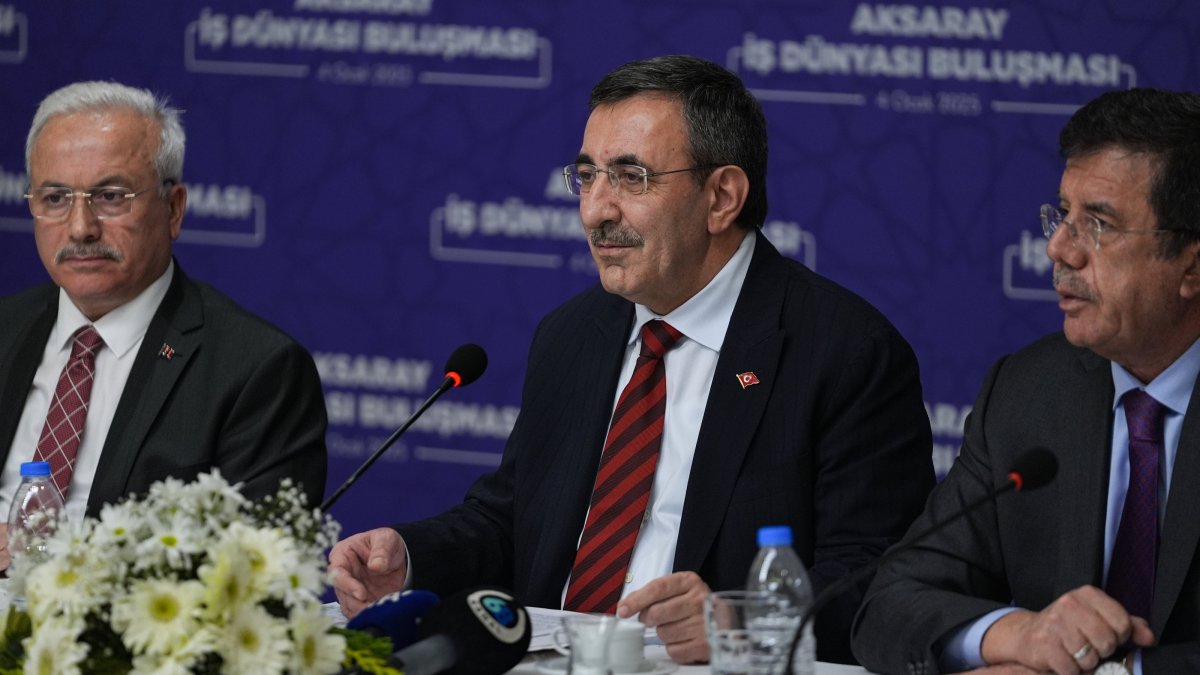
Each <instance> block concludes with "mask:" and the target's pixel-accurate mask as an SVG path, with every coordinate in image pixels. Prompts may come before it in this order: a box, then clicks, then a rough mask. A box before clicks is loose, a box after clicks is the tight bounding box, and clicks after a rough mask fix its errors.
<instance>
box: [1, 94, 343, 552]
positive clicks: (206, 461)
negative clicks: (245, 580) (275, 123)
mask: <svg viewBox="0 0 1200 675" xmlns="http://www.w3.org/2000/svg"><path fill="white" fill-rule="evenodd" d="M179 117H180V113H179V111H178V110H177V109H175V108H172V107H170V106H169V105H167V103H166V102H165V101H164V100H162V99H160V98H158V97H156V96H155V95H154V94H152V93H151V92H149V91H146V90H143V89H135V88H131V87H127V86H125V85H121V84H117V83H114V82H79V83H75V84H71V85H69V86H66V87H63V88H62V89H59V90H58V91H55V92H54V93H52V94H50V95H49V96H47V97H46V99H45V100H43V101H42V103H41V105H40V106H39V107H38V110H37V112H36V114H35V115H34V119H33V124H32V126H31V128H30V131H29V137H28V141H27V143H26V157H25V161H26V172H27V174H28V176H29V185H30V187H29V192H28V194H26V195H25V197H26V199H27V200H28V202H29V210H30V212H31V213H32V214H33V226H34V239H35V240H36V243H37V249H38V254H39V256H40V257H41V260H42V264H43V265H44V266H45V268H46V271H47V272H48V273H49V274H50V278H51V279H52V280H53V283H51V284H45V285H42V286H39V287H36V288H32V289H29V290H26V291H23V292H20V293H17V294H15V295H12V296H9V297H5V298H0V324H3V325H4V327H5V329H4V331H3V332H0V467H2V473H0V513H7V511H8V508H9V503H10V501H11V499H12V496H13V492H14V491H15V489H16V486H17V484H18V483H19V480H20V479H19V469H20V465H21V464H22V463H23V462H27V461H31V460H42V461H47V462H49V463H50V465H51V471H52V473H53V476H54V479H55V482H56V484H57V485H58V487H59V489H60V491H62V492H63V494H64V497H65V499H66V503H67V513H68V516H69V517H70V518H72V519H79V518H80V517H82V516H83V515H84V514H86V515H91V516H95V515H97V514H98V513H99V512H100V508H101V507H102V506H103V505H104V504H107V503H110V502H114V501H117V500H118V499H120V498H121V497H123V496H125V495H129V494H134V493H142V492H145V491H146V490H147V489H148V488H149V486H150V484H151V483H153V482H155V481H157V480H160V479H163V478H166V477H168V476H170V477H175V478H178V479H181V480H185V481H186V480H190V479H191V478H193V477H194V476H196V475H197V474H198V473H201V472H203V471H207V470H209V469H213V468H216V469H219V470H220V471H221V474H222V475H223V476H224V477H225V478H227V479H228V480H230V481H231V482H242V483H244V486H243V490H242V491H243V493H244V494H246V495H247V496H250V497H256V496H261V495H264V494H268V493H273V492H274V491H275V489H276V487H277V485H278V482H279V480H280V479H281V478H284V477H291V478H292V479H293V480H294V481H296V482H297V483H298V484H300V485H301V486H302V487H303V489H304V491H305V492H306V493H307V495H308V498H309V500H310V501H311V502H312V503H316V502H317V501H319V500H320V498H321V496H322V494H323V492H324V489H325V460H326V457H325V427H326V414H325V406H324V399H323V396H322V391H321V383H320V379H319V378H318V376H317V370H316V366H315V364H314V363H313V360H312V357H311V355H309V353H308V352H307V351H305V349H304V348H303V347H301V346H300V345H299V344H297V343H296V342H295V341H294V340H292V339H291V338H290V337H288V336H287V335H285V334H283V333H282V332H281V331H280V330H279V329H277V328H275V327H273V326H271V325H269V324H268V323H266V322H265V321H263V320H262V319H259V318H258V317H255V316H253V315H251V314H250V313H249V312H247V311H246V310H244V309H242V308H241V307H238V306H237V305H236V304H234V303H233V302H232V301H231V300H230V299H229V298H227V297H225V296H224V295H222V294H220V293H219V292H217V291H216V290H214V289H213V288H211V287H210V286H208V285H206V284H203V283H200V282H197V281H193V280H192V279H189V278H188V277H187V276H185V275H184V273H183V270H182V269H180V267H179V265H178V263H177V262H176V261H175V260H174V259H173V257H172V254H171V246H172V242H174V241H175V239H176V238H177V237H178V236H179V231H180V226H181V224H182V222H183V216H184V209H185V206H186V204H187V189H186V188H185V187H184V185H183V183H182V182H181V180H182V171H183V156H184V132H183V127H182V125H181V124H180V119H179ZM7 540H8V537H7V531H6V529H5V528H4V526H2V525H0V569H3V568H6V567H7V565H8V558H9V556H8V549H7Z"/></svg>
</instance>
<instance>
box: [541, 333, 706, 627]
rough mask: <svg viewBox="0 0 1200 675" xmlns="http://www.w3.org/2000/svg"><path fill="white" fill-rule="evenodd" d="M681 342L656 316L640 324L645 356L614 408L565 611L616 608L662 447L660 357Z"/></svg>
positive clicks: (663, 408)
mask: <svg viewBox="0 0 1200 675" xmlns="http://www.w3.org/2000/svg"><path fill="white" fill-rule="evenodd" d="M681 337H683V334H682V333H680V332H679V331H677V330H675V329H674V328H672V327H671V325H670V324H668V323H666V322H664V321H659V320H657V319H656V320H653V321H648V322H646V325H645V326H642V350H641V354H640V355H639V356H638V359H637V365H635V366H634V369H633V377H631V378H630V379H629V384H627V385H625V390H624V391H622V392H621V398H620V399H619V400H618V401H617V409H616V410H615V411H613V418H612V426H610V427H609V430H608V440H607V441H605V444H604V454H603V455H602V456H601V457H600V467H599V468H598V469H597V470H596V483H595V486H594V487H593V488H592V503H591V508H590V510H589V511H588V516H587V522H586V523H584V526H583V536H582V537H581V538H580V540H579V550H578V551H576V552H575V565H574V566H573V567H572V568H571V582H570V583H569V584H568V585H567V599H566V602H565V603H564V604H563V608H564V609H569V610H574V611H577V612H604V613H608V614H612V613H614V612H616V611H617V601H618V600H620V599H621V587H622V584H623V583H624V581H625V573H626V571H627V570H628V569H629V559H630V558H631V557H632V556H633V545H634V543H635V542H637V535H638V530H639V529H640V528H641V525H642V518H643V516H644V514H645V512H646V506H647V505H648V504H649V503H650V488H651V487H653V485H654V469H655V467H656V466H657V465H658V452H659V448H661V447H662V434H663V414H664V413H665V412H666V409H667V369H666V367H665V366H664V365H663V355H664V354H666V353H667V351H669V350H670V349H671V348H672V347H674V346H675V343H677V342H678V341H679V339H680V338H681Z"/></svg>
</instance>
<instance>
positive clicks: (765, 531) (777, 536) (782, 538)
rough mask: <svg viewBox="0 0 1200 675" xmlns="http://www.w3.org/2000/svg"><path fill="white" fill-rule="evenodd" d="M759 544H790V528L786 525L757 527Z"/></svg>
mask: <svg viewBox="0 0 1200 675" xmlns="http://www.w3.org/2000/svg"><path fill="white" fill-rule="evenodd" d="M758 545H759V546H791V545H792V528H790V527H788V526H787V525H769V526H767V527H760V528H758Z"/></svg>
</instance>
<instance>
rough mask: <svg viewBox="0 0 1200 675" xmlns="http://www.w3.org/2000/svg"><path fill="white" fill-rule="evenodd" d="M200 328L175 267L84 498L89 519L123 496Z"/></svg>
mask: <svg viewBox="0 0 1200 675" xmlns="http://www.w3.org/2000/svg"><path fill="white" fill-rule="evenodd" d="M203 323H204V312H203V309H202V307H201V302H200V297H199V291H198V290H197V289H196V287H195V286H194V285H192V284H191V282H189V281H188V280H187V277H185V276H184V274H183V270H182V269H180V268H179V264H178V263H176V265H175V276H174V278H173V279H172V280H171V286H170V287H169V288H168V289H167V294H166V296H164V297H163V301H162V304H160V305H159V307H158V311H156V312H155V313H154V318H152V319H151V320H150V326H149V327H148V328H147V329H146V336H145V337H144V338H143V339H142V344H141V346H140V347H138V353H137V356H136V357H135V360H134V362H133V369H132V370H131V371H130V372H129V380H128V381H127V382H126V384H125V391H124V392H123V393H122V394H121V400H120V402H119V403H118V404H117V410H116V413H115V414H114V415H113V422H112V426H111V427H110V429H109V432H108V438H106V439H105V441H104V450H103V452H102V453H101V454H100V464H99V466H98V467H97V469H96V478H95V482H94V483H93V484H92V493H91V495H90V496H89V497H88V509H87V510H88V513H89V514H97V513H99V510H100V507H101V506H102V505H103V504H105V503H106V502H113V501H117V500H118V499H120V498H121V497H123V496H124V495H125V492H126V483H127V480H128V477H129V475H130V473H131V472H132V467H133V464H134V462H135V461H136V459H137V456H138V453H139V452H141V448H142V443H143V442H144V441H145V438H146V434H147V433H148V432H149V430H150V427H151V425H153V424H154V421H155V419H157V418H158V414H159V411H160V410H161V409H162V407H163V404H164V403H165V402H166V400H167V397H168V396H169V395H170V393H171V391H172V389H174V387H175V384H176V383H177V382H178V380H179V377H180V375H182V374H183V371H184V370H185V369H186V368H187V364H188V361H189V360H190V359H191V358H192V356H193V355H194V354H195V353H196V350H197V349H198V348H199V347H200V343H201V341H202V337H203V331H202V330H200V329H201V328H202V326H203ZM164 345H168V346H170V348H171V349H172V350H173V353H172V355H171V356H170V358H167V357H166V356H165V355H162V354H161V350H162V349H163V347H164Z"/></svg>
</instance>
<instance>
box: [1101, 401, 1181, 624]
mask: <svg viewBox="0 0 1200 675" xmlns="http://www.w3.org/2000/svg"><path fill="white" fill-rule="evenodd" d="M1121 405H1123V406H1124V407H1125V423H1126V426H1127V427H1128V428H1129V490H1128V491H1127V492H1126V493H1125V505H1124V507H1123V509H1122V511H1121V524H1120V526H1119V527H1118V528H1117V539H1116V541H1115V542H1114V543H1113V551H1112V559H1111V560H1110V561H1109V564H1108V583H1107V584H1106V585H1105V590H1106V591H1107V592H1108V594H1109V595H1111V596H1112V597H1113V599H1115V600H1117V601H1118V602H1120V603H1121V605H1122V606H1124V607H1125V611H1127V612H1129V613H1130V614H1132V615H1134V616H1140V617H1142V618H1143V619H1145V620H1147V621H1149V620H1150V605H1151V601H1152V599H1153V597H1154V568H1155V566H1156V565H1157V563H1158V456H1159V451H1160V450H1161V448H1162V443H1163V418H1164V416H1165V415H1166V412H1167V409H1166V408H1165V407H1164V406H1163V405H1162V404H1161V403H1159V402H1158V401H1155V400H1154V399H1153V398H1151V397H1150V395H1149V394H1147V393H1146V392H1144V391H1142V390H1141V389H1134V390H1131V391H1129V392H1128V393H1126V394H1125V395H1124V396H1122V397H1121Z"/></svg>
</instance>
